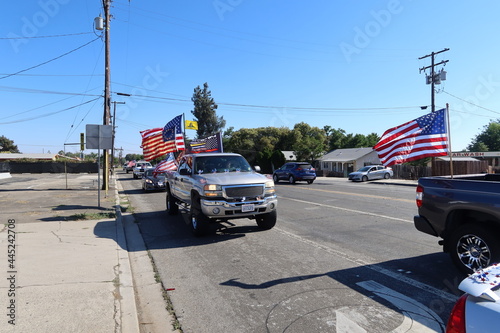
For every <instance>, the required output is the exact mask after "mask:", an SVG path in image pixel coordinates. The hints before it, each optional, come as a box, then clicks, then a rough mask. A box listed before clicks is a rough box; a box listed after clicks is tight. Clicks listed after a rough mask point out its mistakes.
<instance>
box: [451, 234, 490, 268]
mask: <svg viewBox="0 0 500 333" xmlns="http://www.w3.org/2000/svg"><path fill="white" fill-rule="evenodd" d="M456 251H457V255H458V258H459V259H460V261H461V262H462V264H463V265H464V266H466V267H468V268H469V269H470V270H471V271H476V270H478V269H481V268H484V267H487V266H489V265H490V263H491V257H492V256H491V250H490V248H489V247H488V244H487V243H486V242H485V241H484V240H483V239H481V238H480V237H478V236H476V235H472V234H467V235H464V236H462V237H461V238H460V239H459V240H458V242H457V249H456Z"/></svg>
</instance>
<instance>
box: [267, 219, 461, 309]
mask: <svg viewBox="0 0 500 333" xmlns="http://www.w3.org/2000/svg"><path fill="white" fill-rule="evenodd" d="M273 230H276V231H279V232H281V233H282V234H284V235H286V236H288V237H290V238H294V239H295V240H298V241H300V242H303V243H305V244H309V245H311V246H314V247H316V248H318V249H321V250H323V251H325V252H327V253H330V254H333V255H336V256H338V257H341V258H342V259H344V260H346V261H349V262H351V263H354V264H355V265H357V266H362V267H366V268H369V269H371V270H374V271H376V272H378V273H380V274H384V275H386V276H388V277H391V278H393V279H396V280H398V281H401V282H404V283H406V284H409V285H411V286H413V287H416V288H418V289H421V290H423V291H426V292H428V293H431V294H433V295H436V296H438V297H441V298H443V299H445V300H447V301H449V302H453V303H455V302H456V301H457V299H458V297H457V296H455V295H453V294H450V293H447V292H445V291H442V290H439V289H437V288H434V287H432V286H429V285H427V284H424V283H421V282H418V281H417V280H413V279H411V278H409V277H407V276H404V275H402V274H399V273H396V272H393V271H390V270H388V269H385V268H382V267H381V266H380V265H378V264H374V263H369V262H366V261H364V260H362V259H359V258H353V257H350V256H349V255H348V254H347V253H344V252H341V251H338V250H335V249H333V248H330V247H327V246H324V245H321V244H319V243H316V242H314V241H312V240H309V239H306V238H303V237H301V236H299V235H296V234H293V233H291V232H288V231H286V230H283V229H281V228H279V227H274V228H273Z"/></svg>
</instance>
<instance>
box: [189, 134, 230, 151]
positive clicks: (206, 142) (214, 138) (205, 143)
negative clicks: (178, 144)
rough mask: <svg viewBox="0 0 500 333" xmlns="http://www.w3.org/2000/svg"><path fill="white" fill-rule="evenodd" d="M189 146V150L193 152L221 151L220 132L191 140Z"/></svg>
mask: <svg viewBox="0 0 500 333" xmlns="http://www.w3.org/2000/svg"><path fill="white" fill-rule="evenodd" d="M189 146H190V150H191V151H190V152H191V153H193V154H197V153H208V152H217V153H222V151H223V149H222V137H221V134H220V132H219V133H217V134H215V135H211V136H209V137H207V138H205V139H199V140H193V141H191V143H190V144H189Z"/></svg>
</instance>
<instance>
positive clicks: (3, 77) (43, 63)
mask: <svg viewBox="0 0 500 333" xmlns="http://www.w3.org/2000/svg"><path fill="white" fill-rule="evenodd" d="M99 38H101V37H100V36H99V37H96V38H95V39H93V40H91V41H90V42H88V43H85V44H83V45H81V46H79V47H77V48H76V49H73V50H71V51H69V52H66V53H64V54H61V55H60V56H58V57H55V58H53V59H50V60H47V61H45V62H42V63H41V64H38V65H35V66H32V67H29V68H26V69H23V70H20V71H18V72H16V73H12V74H8V75H5V76H2V77H0V80H1V79H5V78H8V77H11V76H14V75H17V74H19V73H23V72H26V71H29V70H31V69H33V68H37V67H40V66H43V65H46V64H48V63H50V62H52V61H54V60H57V59H60V58H62V57H64V56H67V55H68V54H71V53H73V52H75V51H77V50H79V49H81V48H83V47H85V46H87V45H89V44H90V43H93V42H95V41H96V40H98V39H99Z"/></svg>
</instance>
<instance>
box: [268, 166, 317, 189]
mask: <svg viewBox="0 0 500 333" xmlns="http://www.w3.org/2000/svg"><path fill="white" fill-rule="evenodd" d="M315 179H316V169H314V168H313V166H312V165H311V164H310V163H308V162H289V163H285V164H284V165H283V166H282V167H281V168H279V169H276V170H274V172H273V180H274V182H275V183H278V182H279V181H280V180H288V182H289V183H290V184H293V183H295V182H296V181H306V182H307V183H308V184H312V182H313V181H314V180H315Z"/></svg>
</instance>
